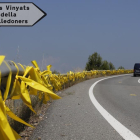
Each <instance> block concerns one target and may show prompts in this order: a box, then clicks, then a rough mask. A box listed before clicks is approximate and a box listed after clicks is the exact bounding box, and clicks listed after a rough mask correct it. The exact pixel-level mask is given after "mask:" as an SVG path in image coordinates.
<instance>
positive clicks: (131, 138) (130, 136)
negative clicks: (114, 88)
mask: <svg viewBox="0 0 140 140" xmlns="http://www.w3.org/2000/svg"><path fill="white" fill-rule="evenodd" d="M125 75H128V74H125ZM125 75H118V76H111V77H108V78H103V79H101V80H98V81H96V82H95V83H94V84H93V85H92V86H91V87H90V89H89V97H90V99H91V101H92V103H93V105H94V106H95V107H96V109H97V110H98V111H99V112H100V113H101V115H102V116H103V117H104V118H105V119H106V120H107V121H108V123H109V124H110V125H111V126H112V127H113V128H114V129H115V130H116V131H117V132H118V133H119V134H120V135H121V136H122V137H123V138H124V139H125V140H140V138H139V137H138V136H136V135H135V134H134V133H133V132H131V131H130V130H129V129H127V128H126V127H125V126H124V125H122V124H121V123H120V122H119V121H117V120H116V119H115V118H114V117H113V116H112V115H111V114H109V113H108V112H107V111H106V110H105V109H104V108H103V107H102V106H101V105H100V104H99V102H98V101H97V100H96V98H95V97H94V93H93V89H94V87H95V85H96V84H97V83H99V82H100V81H103V80H105V79H109V78H114V77H119V76H125Z"/></svg>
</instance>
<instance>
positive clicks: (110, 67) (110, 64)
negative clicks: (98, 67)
mask: <svg viewBox="0 0 140 140" xmlns="http://www.w3.org/2000/svg"><path fill="white" fill-rule="evenodd" d="M109 69H110V70H114V69H115V67H114V65H113V64H112V63H111V62H109Z"/></svg>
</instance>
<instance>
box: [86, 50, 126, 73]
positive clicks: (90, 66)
mask: <svg viewBox="0 0 140 140" xmlns="http://www.w3.org/2000/svg"><path fill="white" fill-rule="evenodd" d="M114 69H115V66H114V65H113V63H112V62H108V61H107V60H102V57H101V56H100V54H98V53H97V52H95V53H93V54H92V55H89V57H88V62H87V63H86V66H85V70H87V71H90V70H114ZM118 69H124V67H122V66H120V67H119V68H118Z"/></svg>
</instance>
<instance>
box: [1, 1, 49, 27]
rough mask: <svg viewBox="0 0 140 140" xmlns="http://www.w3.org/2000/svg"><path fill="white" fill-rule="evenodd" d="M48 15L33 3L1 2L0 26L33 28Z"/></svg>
mask: <svg viewBox="0 0 140 140" xmlns="http://www.w3.org/2000/svg"><path fill="white" fill-rule="evenodd" d="M46 15H47V14H46V13H45V12H44V11H43V10H41V9H40V8H39V7H38V6H36V5H35V4H34V3H31V2H25V3H23V2H10V3H9V2H0V26H14V27H16V26H18V27H19V26H21V27H22V26H25V27H27V26H33V25H35V24H36V23H37V22H38V21H40V20H41V19H42V18H44V17H45V16H46Z"/></svg>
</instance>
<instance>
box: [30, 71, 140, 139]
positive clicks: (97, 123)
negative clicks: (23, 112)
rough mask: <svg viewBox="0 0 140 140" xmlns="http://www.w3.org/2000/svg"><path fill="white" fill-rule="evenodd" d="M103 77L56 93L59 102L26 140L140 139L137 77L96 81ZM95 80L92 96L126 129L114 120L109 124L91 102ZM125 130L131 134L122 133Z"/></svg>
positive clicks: (49, 110) (139, 95) (50, 109)
mask: <svg viewBox="0 0 140 140" xmlns="http://www.w3.org/2000/svg"><path fill="white" fill-rule="evenodd" d="M103 78H108V77H100V78H94V79H91V80H87V81H84V82H81V83H79V84H76V85H74V86H72V87H70V88H68V89H66V90H65V91H63V92H61V93H59V94H60V95H61V96H62V99H60V100H57V101H54V102H53V103H52V104H51V106H50V107H49V109H48V110H47V112H46V115H45V117H44V120H42V121H41V122H40V124H39V125H38V126H37V127H36V129H35V130H34V132H33V134H32V136H31V137H30V139H29V140H35V139H37V138H38V137H41V140H124V139H127V140H129V139H130V135H131V134H132V135H133V136H134V137H133V139H134V140H138V139H139V140H140V83H139V82H138V80H139V79H140V77H133V76H132V74H129V75H123V76H122V75H121V76H119V77H113V78H109V79H105V80H102V81H99V80H101V79H103ZM97 81H99V82H98V83H97V84H96V85H95V86H94V88H93V89H92V90H91V91H92V95H93V96H94V97H95V99H96V100H97V102H98V103H99V104H100V105H101V107H103V108H104V110H105V111H107V112H108V113H109V115H111V116H112V117H113V118H114V119H115V120H117V121H118V123H120V124H121V125H122V126H123V127H125V128H126V129H124V128H121V127H120V126H119V125H118V124H117V123H116V122H114V120H113V121H112V122H111V123H113V124H110V123H109V122H108V121H107V120H106V118H105V117H104V116H103V115H104V112H102V111H101V112H99V111H98V107H96V105H94V103H95V102H92V99H91V98H90V94H91V93H89V89H90V88H91V86H92V85H93V84H94V83H95V82H97ZM102 113H103V114H102ZM109 115H107V117H108V116H109ZM110 120H111V119H109V121H110ZM114 125H116V127H118V128H119V130H121V129H122V130H121V132H122V134H120V133H119V132H118V130H117V129H116V128H115V127H113V126H114ZM125 130H128V131H129V132H131V134H130V133H129V132H127V133H128V134H127V133H126V134H124V133H125V132H123V131H125ZM125 136H126V137H125ZM133 139H131V140H133Z"/></svg>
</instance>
